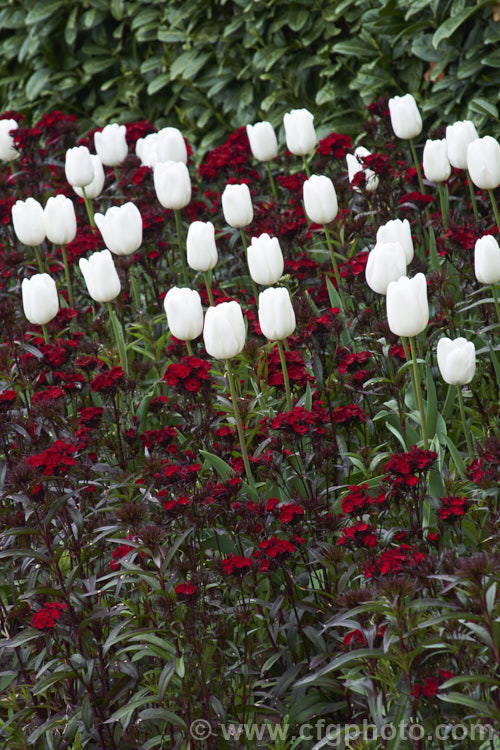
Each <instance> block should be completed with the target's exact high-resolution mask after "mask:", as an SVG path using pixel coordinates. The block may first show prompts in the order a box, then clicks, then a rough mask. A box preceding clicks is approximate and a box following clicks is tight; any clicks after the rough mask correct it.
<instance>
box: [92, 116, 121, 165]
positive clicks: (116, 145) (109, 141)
mask: <svg viewBox="0 0 500 750" xmlns="http://www.w3.org/2000/svg"><path fill="white" fill-rule="evenodd" d="M126 133H127V128H126V127H125V125H118V123H117V122H113V123H112V124H111V125H106V127H104V128H103V129H102V130H101V132H100V133H94V145H95V150H96V152H97V156H98V157H99V158H100V160H101V161H102V163H103V164H106V166H107V167H116V166H118V164H121V163H122V161H124V160H125V159H126V158H127V156H128V145H127V140H126Z"/></svg>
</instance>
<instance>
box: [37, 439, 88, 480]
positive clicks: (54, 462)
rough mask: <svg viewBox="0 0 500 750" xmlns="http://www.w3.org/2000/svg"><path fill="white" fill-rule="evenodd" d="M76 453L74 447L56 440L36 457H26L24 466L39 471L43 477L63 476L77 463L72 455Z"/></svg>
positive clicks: (76, 449)
mask: <svg viewBox="0 0 500 750" xmlns="http://www.w3.org/2000/svg"><path fill="white" fill-rule="evenodd" d="M77 451H78V448H77V447H76V445H72V444H71V443H66V442H65V441H64V440H56V441H55V443H53V444H52V445H51V446H50V447H49V448H47V449H46V450H44V451H42V452H41V453H38V454H37V455H36V456H28V458H27V459H26V464H27V465H28V466H32V467H34V468H35V469H40V470H41V471H42V472H43V474H44V476H64V475H65V474H67V473H68V471H69V469H70V467H71V466H75V465H76V463H77V461H76V459H75V458H74V454H75V453H76V452H77Z"/></svg>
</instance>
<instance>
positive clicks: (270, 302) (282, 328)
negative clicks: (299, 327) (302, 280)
mask: <svg viewBox="0 0 500 750" xmlns="http://www.w3.org/2000/svg"><path fill="white" fill-rule="evenodd" d="M259 325H260V329H261V331H262V333H263V334H264V336H265V337H266V338H267V339H269V340H271V341H283V339H286V338H287V337H288V336H291V335H292V333H293V332H294V331H295V313H294V311H293V307H292V301H291V299H290V294H289V293H288V289H286V288H285V287H284V286H282V287H272V288H269V289H266V290H265V291H263V292H261V293H260V294H259Z"/></svg>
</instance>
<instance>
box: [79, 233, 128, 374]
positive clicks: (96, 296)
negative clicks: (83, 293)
mask: <svg viewBox="0 0 500 750" xmlns="http://www.w3.org/2000/svg"><path fill="white" fill-rule="evenodd" d="M79 265H80V270H81V272H82V275H83V278H84V280H85V284H86V286H87V290H88V293H89V294H90V296H91V297H92V299H93V300H95V302H100V303H101V304H105V305H106V307H107V310H108V315H109V319H110V322H111V327H112V329H113V334H114V337H115V341H116V346H117V348H118V353H119V356H120V361H121V365H122V367H123V369H124V371H125V373H126V374H127V375H128V374H129V368H128V357H127V348H126V346H125V339H124V334H123V328H122V326H121V324H120V322H119V320H118V316H117V315H116V313H115V311H114V309H113V306H112V305H111V302H112V300H114V299H116V298H117V297H118V295H119V294H120V291H121V284H120V279H119V276H118V273H117V271H116V268H115V264H114V262H113V256H112V255H111V253H110V251H109V250H108V249H107V248H106V250H101V251H100V252H96V253H92V255H91V256H90V257H89V259H88V260H87V259H86V258H80V262H79Z"/></svg>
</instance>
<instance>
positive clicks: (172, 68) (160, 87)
mask: <svg viewBox="0 0 500 750" xmlns="http://www.w3.org/2000/svg"><path fill="white" fill-rule="evenodd" d="M495 13H496V6H495V3H494V1H493V0H480V2H478V3H476V1H475V0H364V1H363V0H361V1H360V0H340V2H330V3H327V2H322V1H321V0H294V2H291V3H290V2H285V1H284V0H269V1H267V2H262V1H261V0H235V1H234V2H227V0H204V1H200V0H182V2H181V1H180V0H172V1H171V2H168V3H156V2H152V0H135V2H134V1H130V0H129V1H127V0H111V2H109V1H108V0H86V1H85V2H82V3H76V4H75V3H72V2H70V0H16V2H12V0H0V31H1V32H2V33H3V39H2V41H1V42H0V60H1V61H2V62H1V64H0V102H1V108H2V109H4V110H5V109H15V110H21V111H23V112H25V113H28V114H32V116H33V117H39V116H40V115H41V114H43V113H44V112H46V111H49V110H50V109H62V110H65V111H72V112H75V113H76V114H77V115H78V116H79V117H80V118H83V119H81V121H82V122H84V123H85V124H86V125H88V126H91V125H92V124H94V125H97V124H99V125H102V124H104V123H105V122H108V121H111V120H121V121H127V120H130V119H137V118H141V117H145V118H148V119H150V120H152V121H154V122H155V123H157V124H158V125H166V124H170V125H177V126H179V127H180V128H181V129H182V131H183V133H184V134H185V135H186V136H187V137H188V138H191V140H194V141H195V142H196V143H197V144H198V147H199V149H200V150H201V151H203V150H206V148H208V147H209V146H211V145H213V144H215V143H218V142H220V141H221V140H222V139H223V137H224V136H225V135H227V133H228V132H230V131H231V130H234V129H235V128H237V127H239V126H241V125H244V124H246V123H247V122H252V121H256V120H258V119H263V118H266V119H270V120H271V122H273V124H274V125H278V124H280V123H281V120H282V116H283V113H284V112H286V111H288V110H289V109H291V108H293V107H307V108H309V109H310V110H311V111H313V112H314V114H315V116H316V123H317V124H318V125H321V124H324V125H325V127H326V126H328V128H329V129H332V128H335V129H337V130H340V131H343V132H348V133H353V134H355V133H356V132H358V129H359V124H360V122H361V120H362V118H363V106H364V105H366V104H367V103H369V102H370V101H373V100H375V99H377V98H378V97H379V96H381V95H384V96H391V95H395V94H404V93H406V92H407V91H410V92H412V93H413V94H414V95H416V96H417V99H420V104H421V105H423V111H424V113H425V114H427V121H428V126H429V127H431V126H432V125H435V124H438V123H439V122H449V121H452V120H456V119H461V118H464V117H471V118H473V119H474V120H475V121H476V123H477V124H478V125H479V126H480V127H481V126H482V125H483V124H484V128H485V129H486V130H487V131H488V132H489V133H492V134H495V133H498V132H499V131H498V100H499V96H500V93H499V88H498V75H497V69H498V67H499V66H500V50H499V49H498V48H497V44H498V39H499V22H498V20H495V18H496V15H495ZM431 66H433V69H432V71H431V70H430V68H431ZM441 73H444V77H443V78H441V79H440V76H441ZM85 118H87V119H86V120H85ZM483 121H484V122H483ZM486 122H487V124H486ZM495 128H496V130H495Z"/></svg>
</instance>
